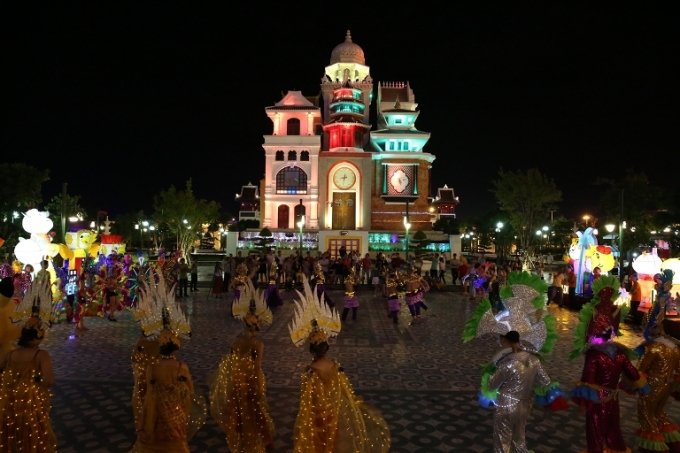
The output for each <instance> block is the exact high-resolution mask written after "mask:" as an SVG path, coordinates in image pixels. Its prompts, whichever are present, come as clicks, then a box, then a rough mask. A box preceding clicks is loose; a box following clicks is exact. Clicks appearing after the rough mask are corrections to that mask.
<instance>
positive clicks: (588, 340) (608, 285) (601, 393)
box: [570, 277, 649, 453]
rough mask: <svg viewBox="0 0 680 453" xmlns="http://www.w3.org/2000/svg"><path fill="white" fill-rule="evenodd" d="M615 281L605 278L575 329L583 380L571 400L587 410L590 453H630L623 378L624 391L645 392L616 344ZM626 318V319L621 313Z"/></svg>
mask: <svg viewBox="0 0 680 453" xmlns="http://www.w3.org/2000/svg"><path fill="white" fill-rule="evenodd" d="M618 290H619V282H618V280H617V279H616V277H601V278H600V279H598V280H596V281H595V282H594V283H593V292H594V293H595V297H594V298H593V300H592V301H591V302H590V303H588V304H586V305H585V306H584V307H583V309H582V310H581V315H580V320H581V324H580V325H579V326H578V327H577V328H576V331H575V340H574V346H575V347H576V348H575V350H574V351H572V353H571V354H570V358H571V359H573V358H575V357H577V356H578V355H580V354H581V353H582V352H584V351H585V356H586V361H585V365H584V366H583V374H582V376H581V381H580V382H577V383H576V386H575V387H574V389H573V390H572V391H571V399H572V401H574V402H575V403H576V404H578V405H579V406H582V407H585V408H586V439H587V441H588V450H586V451H587V453H604V452H607V453H624V452H630V449H629V448H626V444H625V442H624V440H623V435H622V434H621V423H620V415H619V398H618V396H619V391H618V387H619V379H620V378H621V375H622V374H623V375H625V378H627V379H628V380H627V381H626V379H625V378H624V382H623V383H622V384H624V383H625V385H624V387H626V388H628V389H631V390H635V391H638V392H640V393H645V392H648V391H649V386H647V385H646V382H647V381H646V377H645V376H644V375H642V376H641V374H640V373H638V371H637V370H636V369H635V367H634V366H633V364H632V363H631V361H630V359H629V358H628V355H629V354H631V353H632V351H630V350H629V349H627V348H626V347H625V346H623V345H620V344H617V343H614V342H612V341H611V337H612V336H613V335H616V331H617V330H618V327H619V322H620V319H621V317H622V313H621V310H620V308H619V307H617V306H616V305H614V303H613V300H614V299H616V297H618V293H619V291H618ZM623 315H624V316H625V314H623Z"/></svg>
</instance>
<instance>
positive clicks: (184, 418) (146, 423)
mask: <svg viewBox="0 0 680 453" xmlns="http://www.w3.org/2000/svg"><path fill="white" fill-rule="evenodd" d="M165 282H166V280H165V278H164V277H163V276H162V275H161V276H159V279H158V285H157V286H156V285H146V284H145V285H144V286H143V287H142V288H141V289H140V294H139V305H140V306H141V307H142V310H143V311H142V312H140V313H138V318H139V322H140V324H141V326H142V329H143V330H144V335H145V336H146V337H148V338H151V339H155V338H157V339H158V344H159V346H160V350H161V354H162V351H163V348H164V346H166V347H167V346H170V345H174V350H175V351H176V350H178V349H179V347H180V345H181V342H180V336H182V337H185V338H188V337H189V335H190V334H191V327H190V325H189V321H188V319H187V318H186V317H185V316H184V314H183V313H182V309H181V308H180V306H179V304H178V303H177V302H176V301H175V289H174V286H173V287H172V288H170V289H166V287H165ZM162 359H170V360H167V361H166V362H167V364H165V363H164V361H163V360H162ZM172 359H174V357H173V355H172V354H170V355H169V356H163V355H161V362H159V363H158V364H155V365H150V366H149V367H148V368H147V371H146V394H145V395H144V397H143V402H142V413H141V415H139V416H138V417H137V421H136V423H135V427H136V431H137V433H138V439H137V442H136V443H135V445H134V447H133V449H132V451H131V453H188V452H189V446H188V440H189V439H190V438H191V437H192V436H193V435H194V434H195V433H196V431H198V429H199V428H200V427H201V426H203V423H204V422H205V416H206V407H205V401H204V400H203V397H202V396H197V395H195V394H194V385H193V382H192V380H191V374H190V372H189V369H188V368H187V367H186V366H184V365H183V364H182V363H181V362H177V361H176V360H172ZM136 388H137V387H136ZM142 435H143V437H142Z"/></svg>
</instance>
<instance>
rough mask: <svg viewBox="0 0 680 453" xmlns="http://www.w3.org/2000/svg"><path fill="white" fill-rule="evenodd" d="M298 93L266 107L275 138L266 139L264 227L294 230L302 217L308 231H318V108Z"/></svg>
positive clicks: (265, 137)
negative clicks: (316, 133) (316, 229)
mask: <svg viewBox="0 0 680 453" xmlns="http://www.w3.org/2000/svg"><path fill="white" fill-rule="evenodd" d="M314 100H315V101H316V105H315V103H314V102H311V101H310V99H308V98H306V97H305V96H303V95H302V93H301V92H299V91H289V92H288V93H287V94H286V95H285V96H284V97H283V99H281V100H280V101H279V102H277V103H276V104H275V105H273V106H271V107H267V108H265V111H266V113H267V116H268V117H269V118H270V119H271V120H272V123H273V132H272V135H265V136H264V145H263V148H264V151H265V178H264V184H263V185H264V203H263V206H262V207H261V209H263V210H264V220H263V225H262V226H263V227H269V228H278V229H294V228H295V225H296V222H297V221H298V220H300V218H301V216H303V215H304V216H305V218H306V226H307V227H308V228H312V229H315V228H318V227H319V219H318V198H319V182H318V181H319V171H318V167H319V151H320V149H321V137H320V136H319V135H315V131H316V129H317V127H320V126H321V111H320V109H319V106H318V100H316V99H314Z"/></svg>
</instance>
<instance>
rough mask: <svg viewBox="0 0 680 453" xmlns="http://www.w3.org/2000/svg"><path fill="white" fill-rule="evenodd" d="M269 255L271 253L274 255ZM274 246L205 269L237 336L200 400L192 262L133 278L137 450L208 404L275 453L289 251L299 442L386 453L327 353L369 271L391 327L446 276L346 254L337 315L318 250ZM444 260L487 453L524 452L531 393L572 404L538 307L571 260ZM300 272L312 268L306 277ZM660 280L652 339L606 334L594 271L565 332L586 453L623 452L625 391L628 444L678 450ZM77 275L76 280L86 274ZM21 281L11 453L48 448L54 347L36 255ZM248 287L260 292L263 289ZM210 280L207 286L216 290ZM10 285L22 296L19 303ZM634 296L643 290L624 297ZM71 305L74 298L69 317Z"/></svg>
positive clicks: (8, 306)
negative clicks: (481, 409)
mask: <svg viewBox="0 0 680 453" xmlns="http://www.w3.org/2000/svg"><path fill="white" fill-rule="evenodd" d="M269 255H272V256H273V258H271V261H269V260H270V258H269ZM277 256H278V255H274V254H273V253H270V254H267V255H265V256H263V257H260V258H254V257H250V256H249V257H244V258H241V257H240V256H238V257H236V258H232V257H227V258H226V260H225V261H226V263H227V265H226V266H225V267H224V268H223V267H222V263H218V264H217V265H216V266H215V269H216V272H215V275H214V277H217V270H220V274H221V275H220V277H221V282H220V284H221V285H222V287H221V289H222V292H226V291H232V290H233V300H232V305H231V311H232V314H233V316H234V318H236V319H239V320H242V321H243V323H244V330H243V332H242V333H241V334H240V335H239V336H238V337H237V338H236V340H235V341H234V342H233V344H232V346H231V349H230V351H229V352H228V353H227V354H226V355H225V356H224V358H223V359H222V361H221V362H220V364H219V366H218V367H217V369H216V370H215V371H214V372H213V373H212V375H211V378H210V380H209V385H210V393H209V398H208V405H206V402H205V399H204V397H203V396H202V395H200V394H199V393H197V392H196V391H195V386H194V384H193V381H192V377H191V372H190V370H189V367H188V366H187V365H186V364H185V363H183V362H180V361H178V360H177V352H178V351H179V349H180V347H181V345H182V339H188V338H189V335H190V333H191V327H190V324H189V321H188V319H187V317H186V316H185V315H184V314H183V312H182V309H181V307H180V305H179V303H178V302H177V299H179V298H182V297H185V296H186V295H187V286H188V285H187V284H186V281H187V280H188V277H189V275H192V274H194V273H195V270H196V267H195V266H194V267H191V266H188V265H186V263H185V262H184V260H183V259H179V260H177V263H176V266H175V267H176V269H175V270H176V271H177V272H176V275H177V277H178V278H176V279H173V278H172V277H168V275H167V274H164V273H163V270H162V268H155V269H152V270H151V271H150V273H149V274H145V275H146V277H145V278H142V279H141V280H140V281H139V286H138V287H137V288H136V303H135V304H134V305H133V306H132V309H133V312H134V315H135V319H136V320H137V321H139V323H140V326H141V328H142V335H141V336H140V338H139V340H138V342H137V344H136V345H135V346H134V349H133V351H132V369H133V378H134V390H133V394H132V407H133V413H134V421H135V431H136V434H137V442H136V443H135V445H134V447H133V449H132V452H135V453H146V452H160V451H163V452H165V453H173V452H188V451H189V447H188V441H189V439H190V438H191V437H192V435H193V434H194V433H195V432H196V431H198V429H199V428H200V427H201V426H202V425H203V423H204V422H205V416H206V414H207V413H208V412H209V413H210V414H211V415H212V416H213V417H214V418H215V420H216V421H217V423H218V425H219V426H221V427H222V428H223V429H224V431H225V436H226V440H227V444H228V445H229V449H230V450H231V451H232V452H264V451H266V450H271V449H273V448H274V442H275V438H276V431H275V427H274V421H273V420H272V418H271V416H270V414H269V408H268V404H267V396H266V379H265V376H264V373H263V370H262V357H263V354H264V344H263V343H262V342H261V341H260V340H258V339H257V332H258V331H259V330H260V328H261V326H262V324H263V323H265V324H270V323H271V322H272V320H273V314H272V311H271V308H273V307H277V306H279V305H280V304H281V303H282V301H281V298H280V295H279V284H280V283H281V282H282V277H283V276H285V275H287V274H286V262H287V261H292V262H293V266H294V267H293V268H292V269H293V271H295V270H296V269H297V270H298V274H301V275H298V274H296V275H295V277H294V282H295V285H297V287H298V289H299V295H300V298H301V300H299V301H298V302H299V309H296V312H295V315H294V317H293V319H292V321H291V323H290V325H289V332H290V335H291V340H292V341H293V343H294V344H295V345H296V346H300V345H303V344H307V345H308V348H309V352H310V353H311V354H312V362H311V364H310V365H309V366H308V367H307V368H306V369H305V372H304V373H303V376H302V382H301V390H300V407H299V412H298V416H297V419H296V423H295V429H294V443H295V450H294V451H295V452H296V453H307V452H327V453H331V452H342V451H348V452H349V451H352V452H387V451H389V446H390V434H389V428H388V426H387V423H386V422H385V420H384V418H383V417H382V415H381V414H380V411H379V410H378V409H376V408H374V407H372V406H370V405H368V404H366V403H364V402H363V401H362V400H361V398H359V397H357V396H356V395H355V394H354V392H353V390H352V386H351V384H350V382H349V380H348V378H347V376H345V374H344V372H343V369H342V367H341V366H340V365H339V364H338V363H337V362H334V361H332V360H330V359H328V358H327V352H328V350H329V342H328V338H329V337H332V336H336V335H337V334H338V333H339V332H340V330H341V328H342V324H343V323H345V322H347V319H348V317H349V314H350V312H351V314H352V320H354V321H356V320H357V319H358V308H359V298H358V296H357V293H356V290H357V287H358V285H360V284H362V283H365V284H369V282H370V283H372V284H375V281H374V279H375V278H376V277H377V278H378V283H377V284H378V286H380V287H382V286H383V285H384V292H383V290H382V288H381V290H380V293H374V295H375V294H379V295H384V296H385V298H386V308H387V312H388V317H390V318H392V319H393V320H394V322H395V323H396V322H398V317H399V314H400V312H401V309H402V307H403V304H406V306H407V307H408V310H409V313H410V315H411V317H412V318H413V322H414V323H415V322H416V320H417V319H418V318H420V316H421V312H422V311H425V312H427V310H428V308H429V307H428V306H427V305H426V304H425V299H424V296H425V294H426V293H427V292H428V291H429V290H430V289H431V286H430V285H431V283H432V282H436V281H437V280H436V279H441V278H442V277H441V276H440V272H441V270H442V269H441V268H440V266H439V264H438V265H437V268H436V269H435V268H431V269H429V272H424V271H425V270H427V269H423V267H422V266H420V267H419V266H417V265H416V262H417V261H418V258H416V259H415V260H413V261H412V262H409V263H402V262H401V258H400V257H399V256H398V255H394V256H392V257H390V260H389V261H388V259H387V257H386V256H385V255H383V254H379V255H378V257H377V258H376V259H375V260H370V258H369V257H365V258H364V259H366V260H367V261H366V262H365V263H364V262H362V261H363V260H358V261H357V262H356V263H354V262H353V261H352V259H350V258H349V256H351V254H345V255H344V256H342V257H340V259H338V260H335V261H336V264H337V263H339V264H340V265H341V266H347V270H346V272H345V271H343V272H341V275H342V279H341V280H340V281H341V282H342V285H343V287H344V297H343V310H342V314H341V315H340V316H338V314H337V313H336V312H335V310H334V308H333V307H335V305H336V304H335V303H334V302H333V301H332V300H331V298H330V297H329V294H328V291H327V287H326V282H328V281H329V279H333V278H334V275H333V274H331V273H330V272H328V271H327V267H326V266H325V265H324V264H325V263H324V261H323V260H324V255H321V256H320V259H314V258H312V257H311V256H310V255H309V254H308V255H307V257H306V258H303V257H301V256H300V255H297V256H295V255H294V256H292V257H288V258H285V259H284V258H277ZM262 260H264V261H266V267H265V273H264V276H265V277H266V278H265V279H264V281H263V278H261V277H260V276H259V275H258V273H260V271H261V261H262ZM441 260H443V261H444V270H446V267H445V266H446V264H447V263H446V261H447V260H446V258H445V257H441V256H438V257H437V259H436V262H437V263H439V262H440V261H441ZM281 261H283V264H281ZM348 261H349V264H347V262H348ZM432 262H435V260H434V259H433V260H432ZM195 263H196V261H195V260H194V264H195ZM295 263H297V264H295ZM304 263H307V265H306V266H305V265H304ZM448 264H449V265H450V266H451V271H452V281H453V282H454V284H455V283H456V282H457V281H458V279H459V278H460V279H461V285H464V286H465V285H467V288H468V291H469V293H468V294H470V297H471V298H472V299H476V296H477V294H478V293H482V294H485V296H484V297H483V298H482V301H481V302H479V304H478V306H477V309H476V312H475V315H474V316H473V318H472V319H471V320H470V321H469V322H468V324H469V325H466V329H465V334H464V336H465V338H466V341H467V340H469V339H471V338H474V337H481V336H483V335H485V334H494V335H497V336H498V338H499V342H500V344H501V347H502V349H501V351H500V352H499V353H498V354H497V355H496V356H495V357H494V358H493V359H492V361H491V363H490V364H489V365H487V366H486V367H485V369H484V370H483V373H482V374H483V378H482V386H481V390H480V404H482V405H484V406H493V407H494V410H495V413H494V436H493V445H494V453H510V452H511V451H516V452H526V451H528V450H527V447H526V441H525V438H524V437H525V436H524V432H525V425H526V423H527V420H528V418H529V414H530V412H531V409H532V405H533V403H534V402H535V403H536V404H538V405H540V406H543V407H546V408H548V409H551V410H564V409H566V408H567V407H568V404H567V402H566V400H567V398H568V396H567V394H566V393H565V392H564V391H563V390H561V389H560V387H559V385H557V384H556V383H553V382H551V380H550V378H549V376H548V375H547V373H546V372H545V369H544V368H543V366H544V365H543V363H542V362H544V360H545V359H544V358H543V357H542V356H545V355H547V354H550V353H551V352H552V350H553V348H554V343H555V341H556V338H557V335H556V333H555V321H554V318H551V316H552V315H550V314H546V313H545V311H544V310H542V307H544V298H543V296H542V295H543V294H546V293H547V294H548V303H550V301H551V300H552V301H555V302H557V299H559V300H562V299H561V298H558V295H556V294H555V292H554V290H552V288H554V287H559V288H560V289H561V288H562V287H563V286H568V287H569V288H571V275H573V269H570V268H568V267H567V268H566V269H565V270H564V273H563V271H561V270H556V271H555V272H554V274H553V276H552V281H551V284H550V285H548V283H546V282H545V281H544V280H543V276H542V275H530V274H529V273H527V272H521V271H520V270H518V269H514V266H513V264H511V263H508V264H503V265H487V263H485V262H484V260H483V259H481V260H475V262H473V263H470V265H469V266H468V263H467V262H466V260H464V259H463V260H459V259H458V258H457V256H456V255H455V254H454V255H453V256H452V259H451V260H450V261H449V262H448ZM111 265H114V264H113V263H111ZM114 266H115V265H114ZM295 266H298V267H295ZM364 266H366V267H368V266H370V272H368V273H365V272H364V270H365V269H364ZM306 268H309V269H311V270H310V271H309V275H307V273H306V272H305V269H306ZM223 269H227V270H228V271H229V272H223ZM454 269H455V271H456V273H455V274H454V272H453V271H454ZM376 271H377V272H376ZM225 274H228V275H225ZM375 274H377V275H375ZM461 274H463V277H462V278H461ZM103 275H104V277H103V282H104V286H103V288H104V289H102V291H104V294H105V297H106V298H108V299H109V302H108V304H107V308H108V309H109V310H110V312H109V313H110V314H109V317H110V316H114V317H115V312H116V311H117V310H118V309H119V308H120V307H119V305H120V304H121V302H120V301H111V299H112V297H114V296H118V295H119V294H120V293H119V291H120V288H119V287H117V286H116V281H117V280H116V278H115V276H114V275H112V274H106V273H105V274H103ZM471 276H474V277H471ZM369 279H370V280H369ZM654 279H655V284H656V287H655V290H656V294H657V296H656V300H655V302H654V305H653V307H652V309H651V310H650V311H649V314H648V315H647V317H646V319H645V320H644V322H642V321H641V322H640V325H641V326H642V325H643V324H644V337H645V340H646V341H645V342H644V343H643V344H641V345H640V347H639V348H638V349H637V350H636V351H635V352H634V351H631V350H629V349H628V348H626V347H624V346H623V345H621V344H618V343H616V342H614V341H613V340H614V338H615V337H616V335H617V334H618V333H619V324H620V321H621V319H622V318H623V316H624V315H625V313H623V312H622V310H621V307H619V306H617V305H616V304H615V303H614V301H615V299H616V297H617V296H618V294H619V292H618V290H619V283H618V280H617V279H616V278H615V277H611V276H603V275H600V274H599V273H597V272H593V275H592V278H591V279H590V281H589V283H588V288H589V289H590V291H591V292H592V296H593V299H592V301H591V302H589V303H587V304H586V305H585V306H584V308H583V310H582V312H581V315H580V317H579V321H580V323H581V325H579V326H578V327H577V328H576V329H575V334H574V335H575V339H574V350H573V351H572V353H571V355H570V358H572V359H573V358H576V357H579V356H584V358H585V363H584V367H583V372H582V376H581V380H580V381H579V382H577V383H576V385H575V386H574V387H573V389H572V390H571V392H570V395H569V396H570V399H571V400H572V401H573V402H574V403H576V404H577V405H578V406H581V407H583V408H584V409H585V415H586V439H587V444H588V450H587V451H588V453H604V452H626V451H630V450H629V449H628V448H627V447H626V445H625V442H624V440H623V435H622V432H621V428H620V420H619V401H618V398H619V390H623V391H627V392H630V393H634V394H637V395H639V399H638V421H639V423H640V429H639V430H638V431H637V432H636V444H637V448H638V450H639V451H640V452H641V453H652V452H670V453H680V428H679V427H678V426H677V425H676V424H674V423H673V422H672V421H671V420H670V419H669V418H668V416H667V414H666V413H665V412H664V406H665V404H666V402H667V400H668V399H669V398H670V397H671V396H673V397H675V396H678V397H680V343H678V341H677V340H675V339H673V338H671V337H670V336H667V335H666V334H665V333H664V330H663V320H664V317H665V313H666V301H667V300H668V298H669V297H670V293H669V291H670V289H671V286H672V280H673V273H672V271H668V270H667V271H664V272H663V273H661V274H657V275H656V276H654ZM79 280H83V281H84V278H83V275H82V274H81V276H79ZM631 280H632V291H631V294H633V296H632V298H633V299H635V293H636V292H639V284H637V279H636V278H635V276H633V278H632V279H631ZM17 281H18V280H17V279H16V278H5V279H3V280H2V281H1V282H0V353H1V354H0V372H1V375H0V446H6V447H7V450H3V451H8V452H12V453H14V452H23V451H31V452H53V451H55V450H56V436H55V434H54V432H53V430H52V428H51V423H50V419H49V412H50V393H49V388H50V387H51V386H52V385H53V384H54V382H55V378H54V372H53V369H52V362H51V359H50V356H49V354H48V353H47V352H46V351H44V350H41V349H40V348H39V346H40V344H41V342H42V341H43V339H44V337H45V334H46V332H47V331H48V330H49V327H50V325H51V324H52V323H53V322H54V306H53V286H54V285H53V283H54V282H51V280H50V278H49V273H48V272H47V266H45V265H44V264H41V271H40V272H38V273H37V274H36V276H35V278H33V279H32V280H31V282H30V283H29V285H28V287H27V288H25V289H24V288H23V287H17ZM194 281H195V279H194V278H193V276H192V288H191V291H197V288H196V286H195V285H193V282H194ZM383 282H384V283H383ZM258 283H268V286H267V288H266V289H264V290H257V289H256V286H257V284H258ZM83 284H84V283H83ZM636 285H637V286H636ZM214 286H215V284H214V283H213V292H215V291H214ZM176 288H178V289H179V291H176ZM18 290H21V297H19V298H18V299H17V291H18ZM110 292H113V293H115V294H110ZM559 296H564V295H563V294H561V293H559ZM636 302H637V303H639V300H638V301H636V300H633V301H632V304H635V303H636ZM112 304H114V307H113V308H111V306H112ZM539 306H540V307H539ZM631 308H632V307H631ZM635 308H637V307H635ZM77 311H78V310H77V308H76V310H74V313H77ZM111 311H113V313H111ZM529 315H531V316H529ZM73 316H76V315H73ZM530 318H531V319H533V321H529V319H530ZM534 318H535V319H534ZM635 353H637V355H638V356H639V357H640V359H639V362H638V364H637V367H636V366H634V365H633V362H632V361H631V360H632V358H633V357H634V356H635ZM208 406H209V409H208Z"/></svg>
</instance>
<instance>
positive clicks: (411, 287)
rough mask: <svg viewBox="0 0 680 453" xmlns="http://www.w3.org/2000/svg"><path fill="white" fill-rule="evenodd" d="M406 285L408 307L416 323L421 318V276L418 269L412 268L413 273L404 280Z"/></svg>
mask: <svg viewBox="0 0 680 453" xmlns="http://www.w3.org/2000/svg"><path fill="white" fill-rule="evenodd" d="M404 283H405V284H406V305H407V306H408V311H409V312H410V313H411V317H412V318H413V320H414V321H415V320H416V319H417V318H420V299H419V296H420V275H418V269H417V268H415V267H413V268H411V272H409V273H408V274H407V275H406V277H405V278H404Z"/></svg>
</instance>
